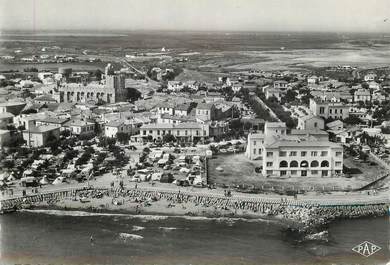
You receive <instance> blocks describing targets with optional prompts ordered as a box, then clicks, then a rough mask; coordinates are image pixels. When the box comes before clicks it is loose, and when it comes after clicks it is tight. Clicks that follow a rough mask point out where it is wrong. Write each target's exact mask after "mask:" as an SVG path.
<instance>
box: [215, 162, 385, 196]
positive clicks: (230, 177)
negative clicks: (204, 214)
mask: <svg viewBox="0 0 390 265" xmlns="http://www.w3.org/2000/svg"><path fill="white" fill-rule="evenodd" d="M346 165H348V166H351V167H354V168H359V169H360V172H361V173H360V174H354V175H353V177H351V178H346V177H340V178H313V177H308V178H301V177H300V178H265V177H264V176H262V174H261V173H256V172H255V168H256V167H259V166H260V162H259V161H252V160H249V159H248V158H246V157H245V155H244V154H234V155H219V156H217V157H215V158H213V159H210V160H209V181H210V182H211V183H216V184H219V185H221V184H225V185H246V186H255V187H258V188H260V187H262V186H263V187H264V188H270V187H271V186H274V187H284V188H286V189H290V188H292V187H294V189H304V190H308V188H309V189H311V188H312V187H314V189H315V190H322V189H325V190H327V191H331V190H333V189H334V187H336V188H335V189H336V190H337V189H351V188H352V189H355V188H360V187H362V186H364V185H366V184H367V183H369V182H371V181H373V180H374V179H375V178H376V177H378V176H379V175H381V174H383V173H384V172H385V170H384V169H382V168H380V167H379V166H369V165H368V163H359V164H357V163H356V162H355V161H352V160H351V159H347V161H346ZM217 167H221V168H222V169H223V171H222V172H221V171H217V170H216V168H217Z"/></svg>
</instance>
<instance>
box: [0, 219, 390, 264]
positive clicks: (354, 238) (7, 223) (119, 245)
mask: <svg viewBox="0 0 390 265" xmlns="http://www.w3.org/2000/svg"><path fill="white" fill-rule="evenodd" d="M0 225H1V233H0V235H1V239H0V244H1V245H0V250H1V252H0V255H1V256H0V261H1V264H38V263H39V264H49V263H50V264H386V262H387V261H388V260H389V250H388V238H389V226H388V217H381V218H369V219H357V220H342V221H337V222H335V223H333V224H331V225H330V226H329V228H328V230H329V238H328V241H326V240H316V241H303V240H301V238H297V237H295V236H294V235H292V234H290V233H286V231H285V227H284V226H283V225H281V224H279V223H278V222H275V221H266V220H243V219H227V218H225V219H224V218H214V219H210V218H196V217H195V218H192V217H185V218H182V217H168V216H148V215H142V216H133V215H126V214H112V215H111V214H89V213H85V212H79V211H71V212H66V211H40V212H33V211H31V212H29V211H27V212H18V213H13V214H7V215H2V216H0ZM91 236H92V238H91ZM363 241H369V242H372V243H374V244H376V245H378V246H380V247H381V248H382V249H381V250H380V251H378V252H377V253H375V254H374V255H372V256H370V257H363V256H361V255H359V254H358V253H355V252H353V251H352V248H353V247H354V246H355V245H357V244H359V243H361V242H363Z"/></svg>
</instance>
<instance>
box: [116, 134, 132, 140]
mask: <svg viewBox="0 0 390 265" xmlns="http://www.w3.org/2000/svg"><path fill="white" fill-rule="evenodd" d="M116 139H118V142H120V143H128V142H129V140H130V135H129V134H127V133H123V132H118V133H117V134H116Z"/></svg>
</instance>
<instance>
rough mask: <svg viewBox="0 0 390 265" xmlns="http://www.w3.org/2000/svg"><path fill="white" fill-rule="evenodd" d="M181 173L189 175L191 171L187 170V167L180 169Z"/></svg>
mask: <svg viewBox="0 0 390 265" xmlns="http://www.w3.org/2000/svg"><path fill="white" fill-rule="evenodd" d="M180 172H181V173H189V172H190V170H189V169H188V168H186V167H182V168H181V169H180Z"/></svg>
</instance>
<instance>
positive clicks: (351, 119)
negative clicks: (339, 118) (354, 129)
mask: <svg viewBox="0 0 390 265" xmlns="http://www.w3.org/2000/svg"><path fill="white" fill-rule="evenodd" d="M343 122H344V123H346V124H351V125H356V124H361V123H363V121H362V120H361V119H360V118H359V117H356V116H349V117H348V118H345V119H344V121H343Z"/></svg>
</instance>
